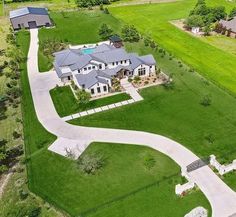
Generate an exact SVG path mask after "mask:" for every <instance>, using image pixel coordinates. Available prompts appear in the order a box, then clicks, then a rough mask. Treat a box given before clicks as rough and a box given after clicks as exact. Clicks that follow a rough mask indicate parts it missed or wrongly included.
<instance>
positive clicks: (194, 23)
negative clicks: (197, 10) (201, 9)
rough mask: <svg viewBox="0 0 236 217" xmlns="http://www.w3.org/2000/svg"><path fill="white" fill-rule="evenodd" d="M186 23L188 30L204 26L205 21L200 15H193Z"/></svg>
mask: <svg viewBox="0 0 236 217" xmlns="http://www.w3.org/2000/svg"><path fill="white" fill-rule="evenodd" d="M184 23H185V25H186V26H187V27H188V28H192V27H202V26H204V22H203V19H202V17H201V16H200V15H192V16H190V17H188V18H187V19H186V20H185V22H184Z"/></svg>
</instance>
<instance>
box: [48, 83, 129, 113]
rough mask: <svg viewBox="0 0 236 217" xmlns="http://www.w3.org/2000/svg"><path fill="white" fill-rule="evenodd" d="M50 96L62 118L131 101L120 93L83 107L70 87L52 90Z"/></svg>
mask: <svg viewBox="0 0 236 217" xmlns="http://www.w3.org/2000/svg"><path fill="white" fill-rule="evenodd" d="M50 94H51V97H52V101H53V103H54V106H55V108H56V110H57V113H58V114H59V115H60V116H61V117H64V116H67V115H71V114H75V113H78V112H81V111H85V110H89V109H94V108H98V107H100V106H104V105H109V104H112V103H117V102H121V101H124V100H128V99H130V96H129V95H128V94H126V93H120V94H117V95H114V96H109V97H105V98H102V99H97V100H92V101H90V102H89V103H88V104H86V105H83V106H81V105H79V104H78V102H77V100H76V98H75V96H74V94H73V93H72V90H71V88H70V87H69V86H65V87H56V88H54V89H52V90H50Z"/></svg>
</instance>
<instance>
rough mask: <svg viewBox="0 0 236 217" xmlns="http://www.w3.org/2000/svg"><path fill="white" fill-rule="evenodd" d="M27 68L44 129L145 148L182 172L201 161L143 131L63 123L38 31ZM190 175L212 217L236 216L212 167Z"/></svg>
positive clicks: (235, 200) (233, 198) (231, 197)
mask: <svg viewBox="0 0 236 217" xmlns="http://www.w3.org/2000/svg"><path fill="white" fill-rule="evenodd" d="M27 67H28V77H29V82H30V88H31V92H32V97H33V102H34V107H35V110H36V113H37V117H38V119H39V121H40V122H41V124H42V125H43V126H44V128H45V129H47V130H48V131H49V132H51V133H52V134H54V135H56V136H57V137H58V138H65V139H71V140H77V141H78V142H81V143H85V144H90V143H91V142H94V141H97V142H110V143H124V144H137V145H145V146H148V147H151V148H153V149H156V150H158V151H160V152H162V153H164V154H166V155H168V156H169V157H170V158H172V159H173V160H174V161H175V162H176V163H177V164H178V165H179V166H180V167H181V168H186V166H187V165H189V164H190V163H192V162H193V161H195V160H197V159H199V158H198V157H197V156H196V155H195V154H194V153H192V152H191V151H190V150H188V149H187V148H185V147H184V146H182V145H181V144H179V143H177V142H175V141H173V140H171V139H168V138H166V137H163V136H160V135H156V134H152V133H146V132H141V131H130V130H117V129H106V128H93V127H81V126H74V125H71V124H68V123H66V122H64V121H63V120H62V119H61V118H60V117H59V116H58V114H57V112H56V110H55V108H54V105H53V102H52V100H51V97H50V94H49V90H50V89H52V88H54V87H55V84H56V83H57V82H58V78H57V76H56V73H55V72H46V73H39V70H38V30H37V29H32V30H30V48H29V53H28V62H27ZM189 175H190V177H191V179H192V180H193V181H194V182H195V183H196V184H197V185H198V187H199V188H200V189H201V191H202V192H203V193H204V194H205V196H206V197H207V199H208V200H209V202H210V204H211V206H212V212H213V214H212V216H214V217H229V216H231V215H233V214H235V213H236V193H235V192H234V191H232V190H231V189H230V188H229V187H228V186H227V185H226V184H225V183H224V182H223V181H222V180H221V179H220V178H219V177H218V176H217V175H216V174H215V173H214V172H213V171H212V170H211V169H210V168H209V167H207V166H205V167H202V168H199V169H197V170H195V171H193V172H191V173H189Z"/></svg>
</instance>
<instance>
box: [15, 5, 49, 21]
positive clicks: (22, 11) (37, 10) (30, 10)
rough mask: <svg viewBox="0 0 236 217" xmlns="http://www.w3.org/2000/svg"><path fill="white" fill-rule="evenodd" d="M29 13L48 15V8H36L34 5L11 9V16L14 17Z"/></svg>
mask: <svg viewBox="0 0 236 217" xmlns="http://www.w3.org/2000/svg"><path fill="white" fill-rule="evenodd" d="M27 14H35V15H48V10H47V9H46V8H34V7H25V8H20V9H16V10H14V11H10V18H11V19H12V18H16V17H20V16H24V15H27Z"/></svg>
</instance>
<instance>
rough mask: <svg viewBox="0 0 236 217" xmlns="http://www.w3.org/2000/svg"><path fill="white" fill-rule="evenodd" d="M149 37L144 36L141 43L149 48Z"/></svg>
mask: <svg viewBox="0 0 236 217" xmlns="http://www.w3.org/2000/svg"><path fill="white" fill-rule="evenodd" d="M151 41H152V39H151V37H150V36H149V35H148V36H145V37H144V39H143V42H144V45H145V46H149V45H150V44H151Z"/></svg>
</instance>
